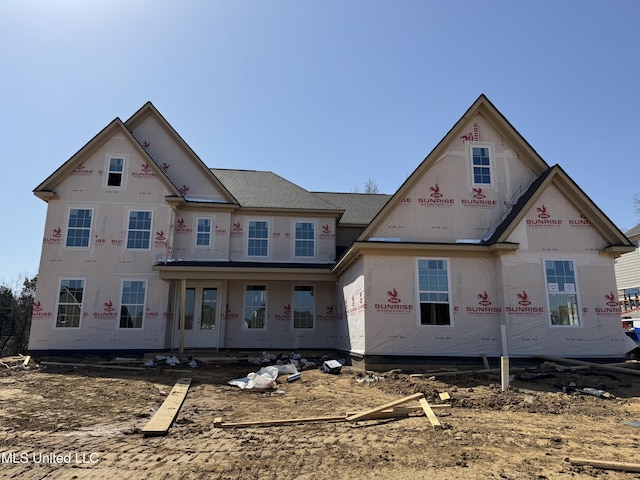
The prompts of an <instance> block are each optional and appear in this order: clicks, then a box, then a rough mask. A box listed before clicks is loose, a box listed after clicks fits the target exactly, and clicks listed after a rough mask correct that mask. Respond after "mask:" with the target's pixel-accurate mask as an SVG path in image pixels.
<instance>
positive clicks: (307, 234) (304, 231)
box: [294, 222, 316, 257]
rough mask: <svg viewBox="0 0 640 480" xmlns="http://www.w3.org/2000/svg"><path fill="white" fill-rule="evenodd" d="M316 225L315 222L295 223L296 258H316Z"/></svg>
mask: <svg viewBox="0 0 640 480" xmlns="http://www.w3.org/2000/svg"><path fill="white" fill-rule="evenodd" d="M315 242H316V235H315V224H314V223H313V222H296V223H295V252H294V255H295V256H296V257H315V250H316V249H315Z"/></svg>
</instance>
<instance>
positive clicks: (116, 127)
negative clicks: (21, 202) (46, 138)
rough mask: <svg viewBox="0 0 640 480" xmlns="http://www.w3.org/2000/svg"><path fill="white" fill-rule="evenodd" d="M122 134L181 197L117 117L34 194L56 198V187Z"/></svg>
mask: <svg viewBox="0 0 640 480" xmlns="http://www.w3.org/2000/svg"><path fill="white" fill-rule="evenodd" d="M116 133H121V134H123V135H124V136H125V138H127V139H128V140H129V141H130V142H131V144H132V145H133V147H134V148H135V149H136V150H137V151H138V153H140V155H142V156H143V157H145V158H147V159H149V161H150V162H149V165H150V166H151V168H152V169H153V170H154V173H155V174H156V175H157V176H158V177H159V178H160V179H162V181H163V182H164V183H165V184H166V185H167V187H168V188H169V190H171V191H172V193H173V195H175V196H181V193H180V190H179V189H178V187H177V186H176V185H174V183H173V182H172V181H171V179H170V178H169V177H168V176H167V175H166V173H165V172H164V170H162V169H161V168H160V167H159V166H158V164H157V163H156V162H155V160H154V159H153V158H152V157H151V156H150V155H149V153H148V152H147V151H146V150H145V149H144V147H143V146H142V145H141V144H140V142H138V140H137V139H136V138H135V137H134V136H133V134H132V133H131V131H129V129H127V127H126V126H125V125H124V123H123V122H122V120H120V118H118V117H116V118H115V119H114V120H113V121H111V123H109V125H107V126H106V127H104V128H103V129H102V130H101V131H100V132H98V133H97V134H96V135H95V136H94V137H93V138H92V139H91V140H89V141H88V142H87V143H86V144H85V145H84V146H83V147H82V148H81V149H80V150H78V151H77V152H76V153H75V154H74V155H73V156H72V157H71V158H69V159H68V160H67V161H66V162H64V163H63V164H62V165H61V166H60V167H58V168H57V169H56V170H55V171H54V172H53V173H52V174H51V175H49V176H48V177H47V178H46V179H45V180H44V181H43V182H42V183H41V184H40V185H38V186H37V187H36V188H35V189H34V190H33V193H34V194H35V195H36V196H38V197H39V198H41V199H42V200H44V201H48V200H49V199H50V198H54V197H55V196H56V194H55V192H54V191H53V189H54V188H55V186H56V185H57V184H58V183H59V182H60V181H62V180H63V179H64V178H65V177H66V176H67V175H69V174H70V173H71V172H72V171H73V170H74V169H75V168H76V167H77V165H78V164H80V163H81V162H82V160H83V159H85V158H87V157H88V156H89V155H91V154H92V153H93V152H95V151H96V150H98V149H99V148H100V147H101V146H102V145H103V144H104V143H105V142H106V141H107V140H109V139H110V138H111V137H112V136H113V135H114V134H116Z"/></svg>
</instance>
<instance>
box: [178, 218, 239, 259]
mask: <svg viewBox="0 0 640 480" xmlns="http://www.w3.org/2000/svg"><path fill="white" fill-rule="evenodd" d="M200 218H206V219H209V220H210V221H211V238H210V244H209V245H197V244H196V235H197V232H198V219H200ZM173 223H174V230H173V235H174V236H173V250H172V255H173V258H174V259H180V260H211V261H215V260H218V261H222V260H229V238H230V229H231V214H230V213H229V212H221V211H215V210H212V209H203V210H200V211H194V210H177V211H176V212H175V216H174V222H173Z"/></svg>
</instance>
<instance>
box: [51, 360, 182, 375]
mask: <svg viewBox="0 0 640 480" xmlns="http://www.w3.org/2000/svg"><path fill="white" fill-rule="evenodd" d="M40 365H53V366H58V367H88V368H105V369H111V370H138V371H141V372H142V371H145V370H149V368H150V367H131V366H129V365H104V364H102V363H71V362H48V361H44V362H40ZM165 370H166V371H168V372H177V373H191V370H184V369H183V370H180V369H176V368H173V367H167V368H166V369H165Z"/></svg>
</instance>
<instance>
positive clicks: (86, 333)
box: [30, 135, 171, 350]
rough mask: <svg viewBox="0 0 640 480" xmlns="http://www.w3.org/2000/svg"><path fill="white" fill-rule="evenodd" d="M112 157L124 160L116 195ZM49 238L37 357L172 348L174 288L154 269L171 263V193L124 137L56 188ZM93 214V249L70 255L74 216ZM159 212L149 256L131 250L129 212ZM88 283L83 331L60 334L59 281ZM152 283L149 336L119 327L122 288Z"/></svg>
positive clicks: (35, 336) (35, 331) (36, 323)
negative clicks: (109, 176)
mask: <svg viewBox="0 0 640 480" xmlns="http://www.w3.org/2000/svg"><path fill="white" fill-rule="evenodd" d="M110 156H119V157H123V158H125V171H124V174H123V182H122V187H121V188H116V187H109V186H107V182H106V175H105V171H106V169H107V168H108V167H107V166H108V160H109V157H110ZM55 191H56V193H57V194H58V197H59V199H57V200H50V201H49V204H48V209H47V221H46V226H45V234H44V238H43V247H42V255H41V261H40V273H39V278H38V287H37V292H36V298H35V306H34V315H33V321H32V327H31V334H30V348H31V349H33V350H54V349H157V348H164V347H165V321H166V315H167V311H168V305H167V299H168V285H167V284H166V282H163V281H161V280H159V279H158V277H157V275H156V274H155V273H153V272H152V270H151V267H152V266H153V265H154V263H156V261H158V260H160V259H164V258H165V257H166V255H167V247H168V242H169V235H168V233H169V231H170V228H171V227H170V225H171V209H170V207H169V206H167V205H165V204H164V203H163V198H164V195H166V194H167V189H166V188H165V186H164V185H163V183H162V182H161V181H160V179H159V178H158V177H157V175H156V174H155V173H154V172H153V169H150V168H148V162H147V161H145V159H144V158H142V156H141V155H140V154H139V153H137V152H136V150H135V149H134V148H132V145H131V143H130V142H129V141H128V140H126V139H125V138H124V136H121V135H115V136H114V137H112V138H111V139H110V140H109V141H107V142H105V144H104V145H103V146H102V147H101V148H99V149H98V150H96V151H95V152H94V153H93V154H91V155H90V156H89V157H88V158H87V159H85V160H84V161H83V162H82V163H81V164H80V165H79V166H78V167H76V169H75V170H73V172H72V173H71V174H70V175H69V176H68V177H67V178H66V179H64V180H63V181H62V182H60V184H59V185H57V186H56V188H55ZM72 208H81V209H91V210H92V223H91V232H90V244H89V247H88V248H77V247H76V248H72V247H66V237H67V230H68V228H67V226H68V221H69V211H70V209H72ZM132 210H144V211H151V212H152V226H151V239H150V248H149V249H147V250H129V249H127V248H126V244H127V230H128V221H129V212H130V211H132ZM62 278H65V279H83V280H84V282H85V284H84V299H83V311H82V319H81V321H80V326H79V328H60V327H58V328H56V326H55V324H56V316H57V308H58V303H57V302H58V296H59V288H60V280H61V279H62ZM124 279H127V280H146V281H147V290H146V291H147V296H146V303H145V309H146V311H145V316H144V320H143V326H142V329H120V328H119V325H118V318H119V311H120V301H121V287H122V281H123V280H124Z"/></svg>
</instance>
